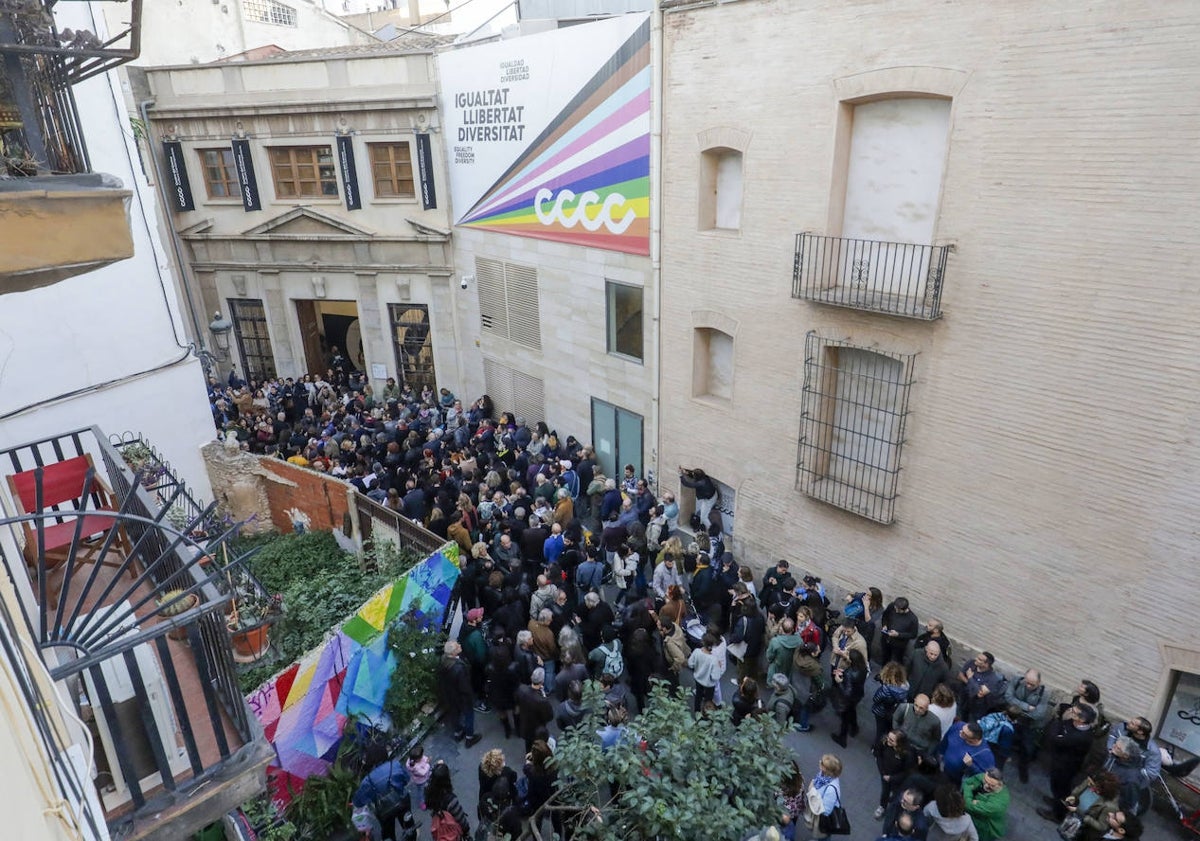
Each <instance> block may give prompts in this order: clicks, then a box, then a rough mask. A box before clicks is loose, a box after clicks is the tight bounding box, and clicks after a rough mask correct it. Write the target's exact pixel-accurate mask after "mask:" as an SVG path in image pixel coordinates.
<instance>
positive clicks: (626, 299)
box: [604, 280, 645, 362]
mask: <svg viewBox="0 0 1200 841" xmlns="http://www.w3.org/2000/svg"><path fill="white" fill-rule="evenodd" d="M604 293H605V303H606V307H605V310H606V318H605V320H606V324H607V330H608V352H609V353H615V354H617V355H619V356H628V357H629V358H630V359H636V360H638V361H639V362H640V361H642V359H643V358H645V357H644V351H643V349H642V287H640V286H629V285H627V284H624V283H614V282H613V281H611V280H610V281H608V282H606V283H605V284H604Z"/></svg>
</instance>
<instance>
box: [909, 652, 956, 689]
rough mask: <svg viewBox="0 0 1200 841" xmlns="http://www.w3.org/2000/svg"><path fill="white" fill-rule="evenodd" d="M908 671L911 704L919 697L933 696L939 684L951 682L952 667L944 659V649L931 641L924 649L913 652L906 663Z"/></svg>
mask: <svg viewBox="0 0 1200 841" xmlns="http://www.w3.org/2000/svg"><path fill="white" fill-rule="evenodd" d="M905 667H906V669H907V670H908V700H909V701H910V702H911V701H912V700H913V699H915V698H916V697H917V696H918V695H928V696H932V695H933V690H934V689H935V688H937V685H938V684H939V683H948V682H949V680H950V666H949V664H947V663H946V660H945V658H943V657H942V648H941V646H939V645H938V644H937V643H936V642H933V641H930V642H928V643H926V644H925V647H924V648H921V649H916V650H914V651H913V653H912V656H910V657H909V658H908V662H907V663H905Z"/></svg>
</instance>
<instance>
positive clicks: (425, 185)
mask: <svg viewBox="0 0 1200 841" xmlns="http://www.w3.org/2000/svg"><path fill="white" fill-rule="evenodd" d="M417 177H418V179H419V180H420V182H421V204H422V206H424V208H425V209H426V210H432V209H433V208H435V207H437V192H436V191H435V190H434V187H433V147H432V146H431V145H430V143H429V135H428V134H418V135H417Z"/></svg>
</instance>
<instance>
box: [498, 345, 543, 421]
mask: <svg viewBox="0 0 1200 841" xmlns="http://www.w3.org/2000/svg"><path fill="white" fill-rule="evenodd" d="M483 384H484V388H485V389H486V391H487V394H488V396H489V397H491V398H492V403H493V404H494V405H495V406H496V410H497V413H499V412H505V411H507V412H512V413H513V414H514V415H516V416H517V417H523V418H525V420H526V421H528V422H529V423H537V422H538V421H540V420H545V419H546V394H545V384H544V383H543V382H542V380H541V379H539V378H538V377H534V376H531V375H529V374H526V373H524V372H523V371H517V370H514V369H512V368H509V367H508V366H507V365H505V364H503V363H502V362H497V361H496V360H495V359H488V358H487V357H486V356H485V357H484V358H483Z"/></svg>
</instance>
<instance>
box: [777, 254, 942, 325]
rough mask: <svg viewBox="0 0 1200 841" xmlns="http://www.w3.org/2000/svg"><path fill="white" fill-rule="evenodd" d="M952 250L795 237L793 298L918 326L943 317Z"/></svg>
mask: <svg viewBox="0 0 1200 841" xmlns="http://www.w3.org/2000/svg"><path fill="white" fill-rule="evenodd" d="M952 250H954V246H951V245H916V244H913V243H907V242H882V241H879V240H871V239H850V238H847V237H823V236H817V235H815V234H809V233H804V234H797V235H796V253H795V261H794V263H793V266H792V297H793V298H802V299H804V300H807V301H815V302H816V303H819V304H831V305H833V306H838V307H850V308H852V309H858V310H867V311H869V312H878V313H884V314H886V315H899V316H904V317H906V318H916V319H920V320H922V321H933V320H934V319H937V318H941V317H942V278H943V277H944V276H945V274H946V260H947V257H948V256H949V254H950V252H951V251H952Z"/></svg>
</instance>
